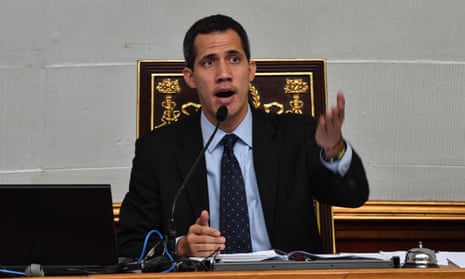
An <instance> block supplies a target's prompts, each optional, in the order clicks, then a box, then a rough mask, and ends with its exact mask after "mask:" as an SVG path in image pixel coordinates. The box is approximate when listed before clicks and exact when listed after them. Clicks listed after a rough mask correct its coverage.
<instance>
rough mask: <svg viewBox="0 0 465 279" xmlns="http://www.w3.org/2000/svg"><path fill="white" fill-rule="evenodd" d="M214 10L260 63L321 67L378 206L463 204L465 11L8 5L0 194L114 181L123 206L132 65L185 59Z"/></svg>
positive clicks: (135, 1) (137, 0)
mask: <svg viewBox="0 0 465 279" xmlns="http://www.w3.org/2000/svg"><path fill="white" fill-rule="evenodd" d="M213 13H225V14H228V15H231V16H233V17H235V18H236V19H238V20H239V21H240V22H241V23H242V24H243V25H244V27H245V28H246V29H247V30H248V32H249V36H250V38H251V44H252V55H253V57H255V58H314V57H326V58H327V60H328V89H329V102H330V104H333V103H334V100H335V92H336V91H337V90H338V89H339V88H341V89H344V90H345V92H346V97H347V114H346V122H345V126H344V134H345V136H346V137H347V138H348V139H349V140H350V142H351V143H352V145H353V146H354V147H355V148H356V150H357V151H358V152H359V153H360V155H361V156H362V158H363V159H364V163H365V167H366V169H367V172H368V176H369V180H370V184H371V197H370V198H371V199H394V200H405V199H408V200H459V201H460V200H465V187H464V186H465V113H464V108H465V94H464V92H463V91H464V88H465V79H464V77H465V51H464V46H465V32H464V26H465V2H464V1H461V0H457V1H452V0H448V1H435V0H411V1H407V0H405V1H400V0H399V1H388V0H385V1H371V0H356V1H355V0H354V1H346V0H337V1H326V0H321V1H310V0H308V1H305V0H293V1H283V0H281V1H278V0H268V1H259V0H255V1H250V0H234V1H218V0H211V1H191V0H178V1H172V0H164V1H162V0H158V1H149V0H115V1H110V0H108V1H96V0H87V1H77V0H76V1H70V0H41V1H37V0H29V1H25V0H3V1H0V36H1V37H0V38H1V39H0V183H111V184H112V185H113V196H114V200H115V201H120V200H121V199H122V197H123V195H124V193H125V192H126V190H127V185H128V180H129V172H130V167H131V160H132V156H133V151H134V141H135V135H136V78H137V72H136V70H137V69H136V60H137V59H182V50H181V42H182V38H183V35H184V32H185V31H186V30H187V28H188V27H189V26H190V25H191V24H192V23H193V22H194V21H195V20H197V19H199V18H200V17H203V16H206V15H210V14H213Z"/></svg>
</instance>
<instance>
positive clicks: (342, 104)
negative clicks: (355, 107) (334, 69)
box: [337, 90, 346, 119]
mask: <svg viewBox="0 0 465 279" xmlns="http://www.w3.org/2000/svg"><path fill="white" fill-rule="evenodd" d="M345 106H346V99H345V97H344V93H343V92H342V90H339V91H338V93H337V107H338V109H339V115H340V118H341V119H344V111H345Z"/></svg>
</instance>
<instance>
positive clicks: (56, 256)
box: [0, 184, 119, 276]
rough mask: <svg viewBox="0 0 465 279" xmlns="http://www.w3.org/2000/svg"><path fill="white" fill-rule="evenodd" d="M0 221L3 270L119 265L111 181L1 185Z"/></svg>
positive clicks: (66, 271)
mask: <svg viewBox="0 0 465 279" xmlns="http://www.w3.org/2000/svg"><path fill="white" fill-rule="evenodd" d="M0 220H1V229H0V268H1V269H3V270H13V271H19V272H24V271H25V270H26V269H28V268H29V269H30V268H31V265H32V266H33V269H37V265H39V268H40V271H42V272H43V275H72V274H75V275H76V274H95V273H115V272H118V270H119V267H118V255H117V248H116V236H115V226H114V221H113V207H112V197H111V189H110V185H100V184H99V185H88V184H86V185H55V184H53V185H43V184H41V185H0ZM4 275H5V274H0V276H4ZM36 276H37V274H36Z"/></svg>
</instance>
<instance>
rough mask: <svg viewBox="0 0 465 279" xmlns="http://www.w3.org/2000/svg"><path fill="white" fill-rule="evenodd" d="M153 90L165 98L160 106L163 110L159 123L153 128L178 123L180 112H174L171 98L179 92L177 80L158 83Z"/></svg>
mask: <svg viewBox="0 0 465 279" xmlns="http://www.w3.org/2000/svg"><path fill="white" fill-rule="evenodd" d="M155 89H156V90H157V91H158V92H159V93H160V94H162V95H163V96H164V97H165V99H164V101H162V102H161V106H162V108H163V114H162V116H161V119H160V120H161V123H160V124H159V125H157V126H156V127H155V128H159V127H162V126H165V125H168V124H171V123H172V122H176V121H178V119H179V117H180V116H181V112H180V111H179V110H176V102H175V101H174V100H173V96H174V95H175V94H178V93H179V92H181V86H180V85H179V80H177V79H173V80H172V79H170V78H166V79H164V80H162V81H161V82H159V83H158V84H157V86H156V87H155Z"/></svg>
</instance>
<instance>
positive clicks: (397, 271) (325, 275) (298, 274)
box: [53, 267, 465, 279]
mask: <svg viewBox="0 0 465 279" xmlns="http://www.w3.org/2000/svg"><path fill="white" fill-rule="evenodd" d="M82 278H86V279H158V278H160V279H191V278H208V279H241V278H244V279H265V278H266V279H268V278H272V279H278V278H286V279H288V278H290V279H300V278H312V279H338V278H341V279H342V278H344V279H354V278H362V279H363V278H366V279H392V278H395V279H410V278H411V279H419V278H421V279H431V278H440V279H448V278H454V279H455V278H465V268H453V267H444V268H428V269H421V268H409V269H403V268H389V269H332V270H328V269H324V270H323V269H313V270H270V271H221V272H220V271H216V272H174V273H163V274H160V273H127V274H111V275H90V276H66V277H56V276H54V277H53V279H82Z"/></svg>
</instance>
